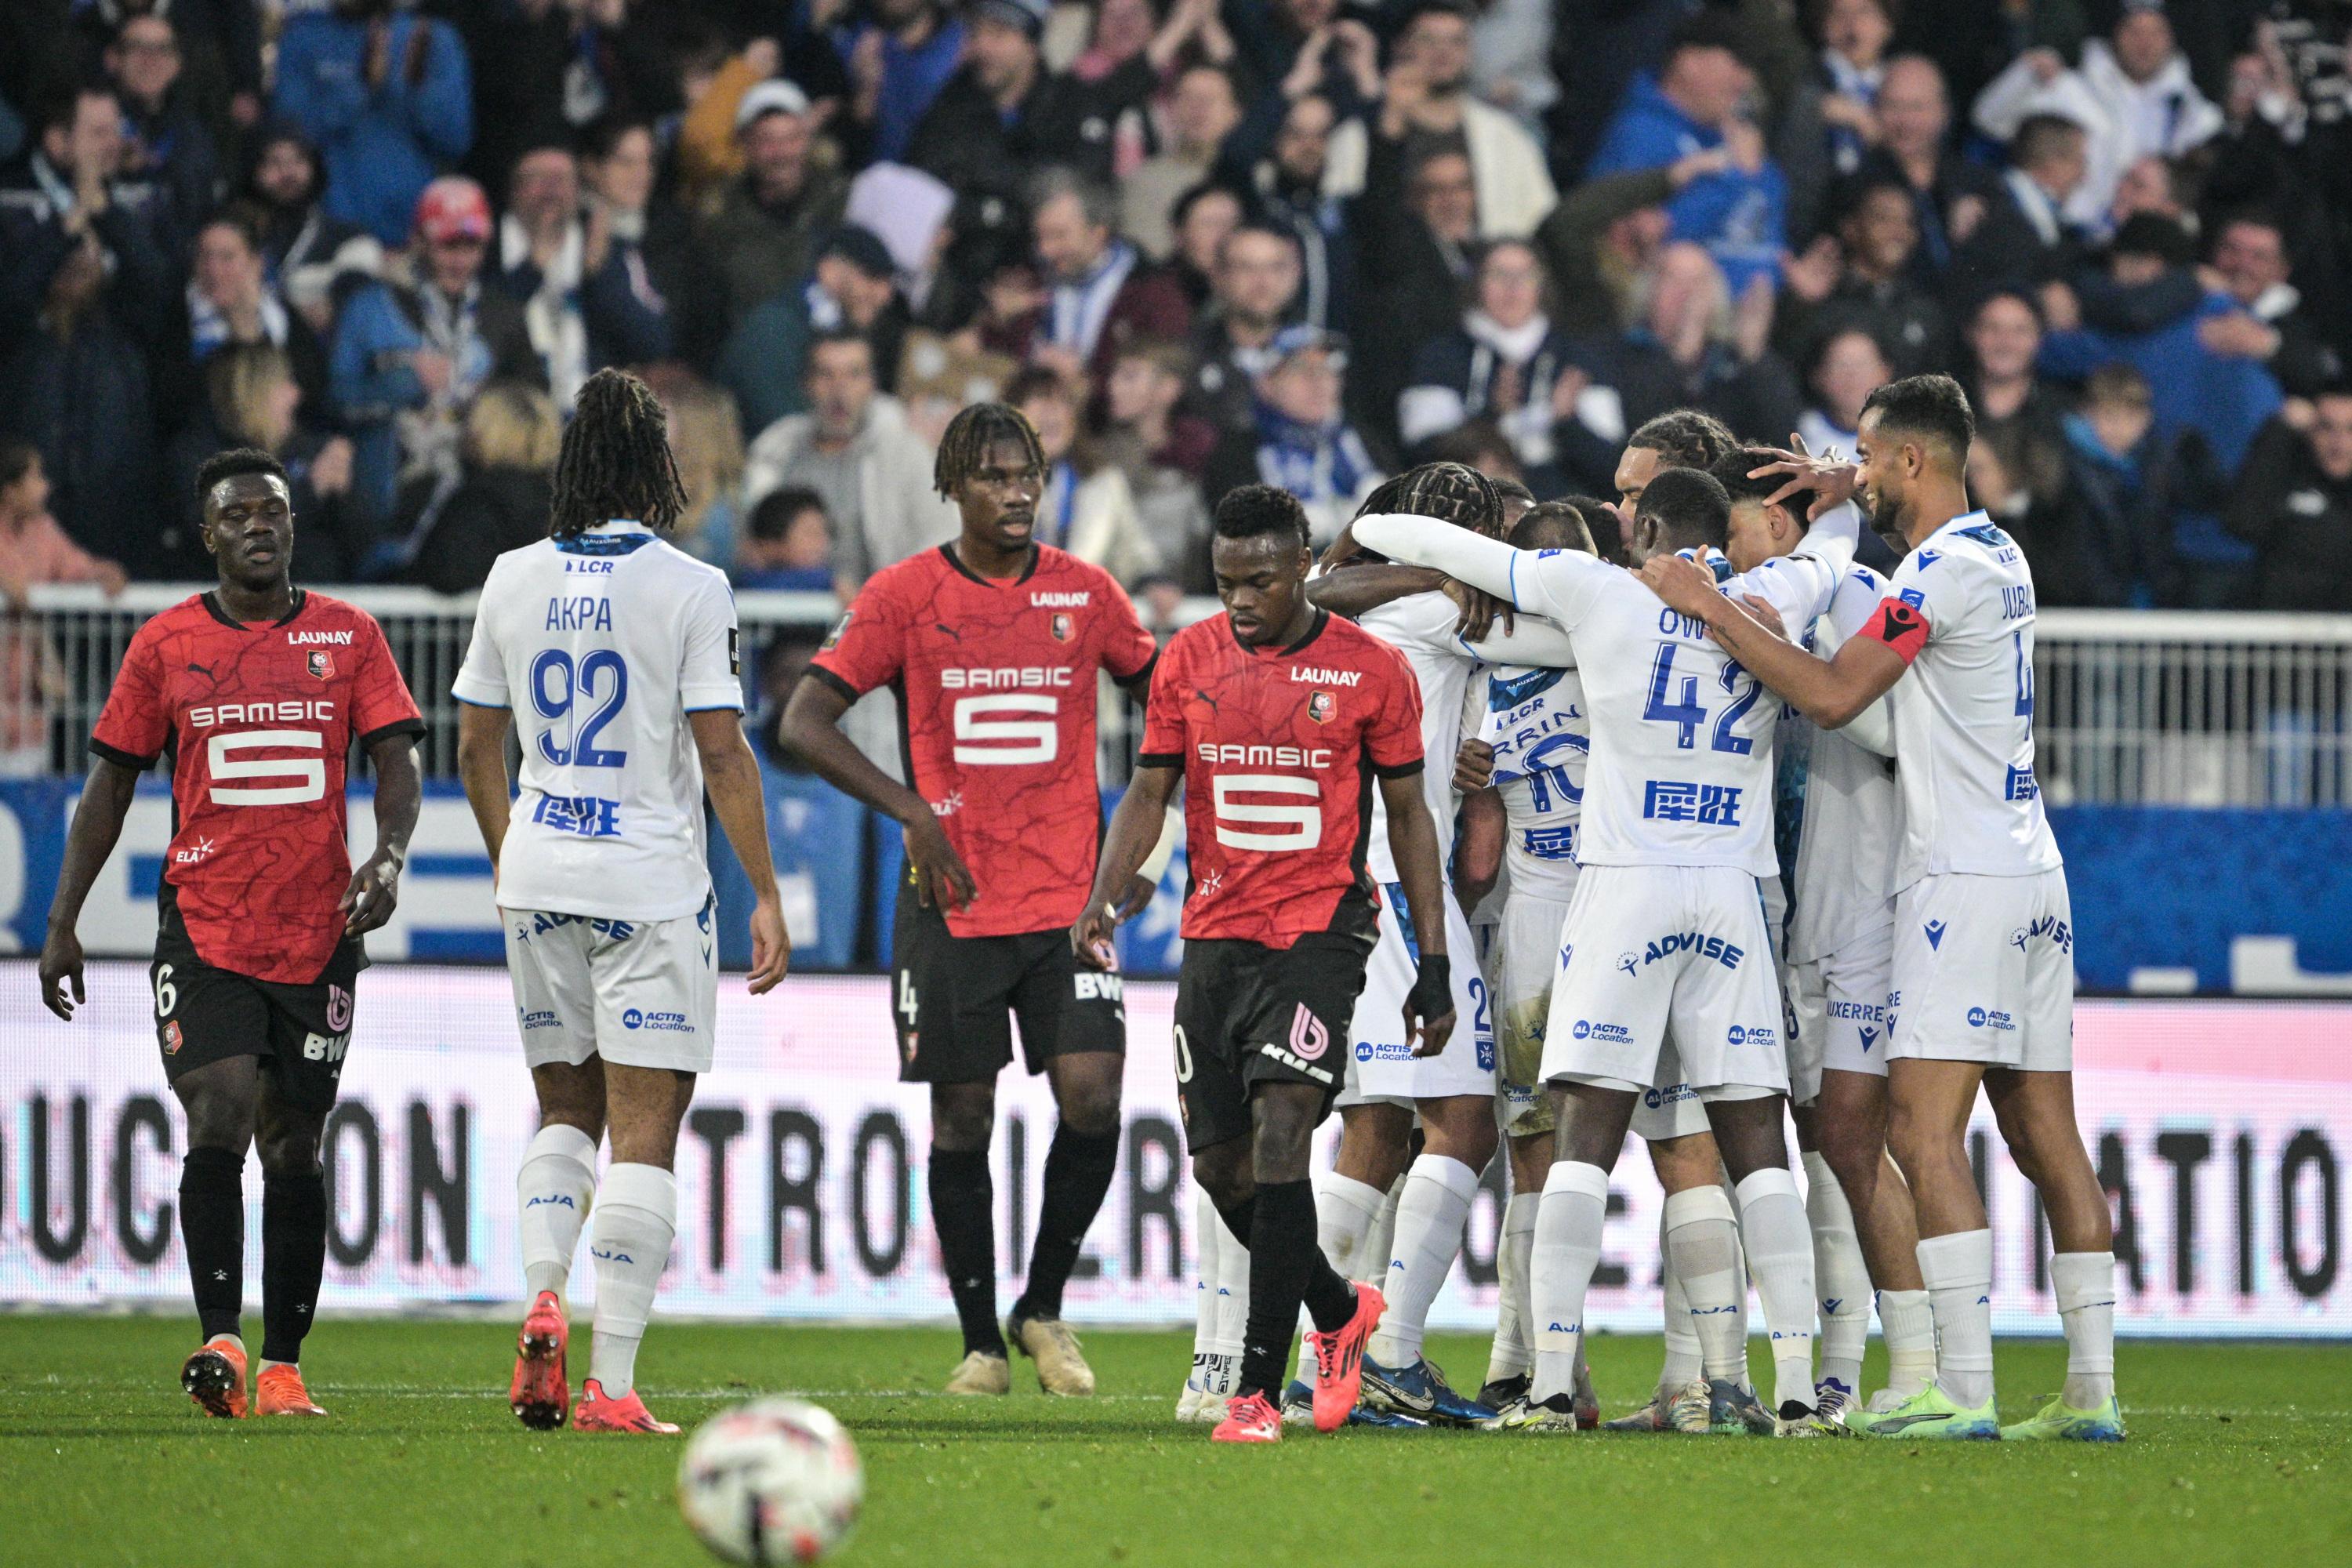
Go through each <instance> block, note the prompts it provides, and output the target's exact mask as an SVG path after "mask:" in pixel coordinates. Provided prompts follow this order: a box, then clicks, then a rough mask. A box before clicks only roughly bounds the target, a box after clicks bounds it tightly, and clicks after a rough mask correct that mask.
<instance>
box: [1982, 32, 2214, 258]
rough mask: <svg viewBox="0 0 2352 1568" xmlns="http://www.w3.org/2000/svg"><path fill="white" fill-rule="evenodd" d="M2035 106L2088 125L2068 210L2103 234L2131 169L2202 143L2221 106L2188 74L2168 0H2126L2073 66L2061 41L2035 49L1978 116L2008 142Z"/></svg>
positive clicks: (2014, 64)
mask: <svg viewBox="0 0 2352 1568" xmlns="http://www.w3.org/2000/svg"><path fill="white" fill-rule="evenodd" d="M2036 114H2055V115H2058V116H2060V117H2061V118H2063V119H2066V120H2072V121H2074V122H2075V123H2076V124H2078V125H2080V126H2082V127H2083V129H2084V131H2086V132H2089V142H2090V169H2089V172H2088V174H2086V175H2085V176H2084V181H2083V183H2082V184H2081V185H2080V186H2078V187H2077V188H2076V189H2075V190H2074V194H2073V195H2071V196H2069V197H2068V198H2067V202H2066V207H2065V216H2067V217H2069V218H2071V219H2073V220H2074V222H2076V223H2078V224H2081V225H2082V226H2084V227H2085V228H2086V229H2089V230H2091V231H2093V232H2095V233H2098V234H2101V235H2104V234H2105V232H2106V230H2107V227H2108V208H2109V206H2110V205H2111V204H2112V203H2113V201H2114V199H2115V194H2116V185H2117V184H2120V183H2121V182H2122V180H2123V176H2124V171H2125V170H2126V169H2128V168H2130V167H2131V165H2132V164H2133V163H2135V162H2136V161H2137V160H2138V159H2140V158H2142V157H2145V156H2146V155H2147V154H2148V153H2156V154H2158V156H2161V157H2165V158H2177V157H2179V156H2180V155H2181V154H2182V153H2188V152H2191V151H2193V150H2195V149H2196V148H2199V147H2201V146H2203V145H2204V144H2205V143H2206V142H2210V141H2211V140H2212V139H2213V137H2214V135H2215V134H2216V133H2217V132H2220V131H2221V124H2222V116H2221V110H2219V109H2217V108H2215V107H2214V105H2213V103H2212V101H2211V100H2209V99H2208V98H2206V96H2205V95H2204V94H2203V93H2201V92H2200V91H2199V90H2198V89H2197V84H2196V83H2195V82H2194V81H2193V80H2191V79H2189V60H2188V58H2187V57H2186V56H2184V55H2183V54H2181V52H2180V49H2179V46H2178V45H2177V44H2176V43H2175V42H2174V39H2173V36H2172V22H2171V19H2170V18H2169V17H2168V16H2166V15H2165V14H2164V3H2163V0H2124V4H2123V8H2122V11H2121V13H2120V15H2118V16H2116V26H2115V31H2114V32H2113V33H2111V34H2109V35H2108V36H2107V37H2105V38H2093V39H2091V40H2090V41H2089V42H2088V43H2086V44H2084V46H2083V63H2082V65H2081V66H2080V67H2078V68H2074V69H2071V70H2070V69H2068V68H2067V66H2066V62H2065V60H2064V59H2063V58H2061V57H2060V55H2059V54H2058V52H2057V51H2056V50H2054V49H2046V48H2042V49H2028V50H2026V51H2025V52H2024V53H2023V54H2021V55H2020V56H2018V57H2017V58H2016V59H2014V60H2012V61H2011V62H2010V66H2009V68H2008V69H2007V70H2004V71H2002V72H2001V73H2000V75H1999V76H1998V77H1995V78H1994V79H1993V80H1992V83H1991V85H1990V86H1988V87H1987V88H1986V89H1984V91H1983V92H1982V93H1980V94H1979V95H1978V97H1977V102H1976V109H1975V112H1974V115H1973V118H1974V119H1975V121H1976V124H1977V128H1978V129H1979V130H1980V131H1982V132H1984V133H1985V134H1986V135H1988V136H1993V137H1997V138H1999V139H2000V140H2001V141H2003V142H2006V141H2008V140H2010V138H2011V136H2013V135H2015V134H2016V132H2017V128H2018V127H2019V126H2020V125H2021V124H2023V123H2024V122H2025V121H2026V120H2027V119H2029V118H2030V117H2032V116H2033V115H2036Z"/></svg>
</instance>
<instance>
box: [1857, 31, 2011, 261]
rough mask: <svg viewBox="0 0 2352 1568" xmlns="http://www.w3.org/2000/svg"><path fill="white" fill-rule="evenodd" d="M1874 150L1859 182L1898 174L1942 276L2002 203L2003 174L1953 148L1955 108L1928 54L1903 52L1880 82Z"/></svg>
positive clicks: (1927, 257) (1922, 249)
mask: <svg viewBox="0 0 2352 1568" xmlns="http://www.w3.org/2000/svg"><path fill="white" fill-rule="evenodd" d="M1875 114H1876V118H1877V121H1878V140H1877V146H1876V148H1875V149H1874V151H1873V152H1872V153H1870V154H1869V156H1867V157H1866V158H1864V160H1863V164H1862V171H1861V174H1860V177H1861V178H1863V179H1865V180H1867V179H1880V178H1885V177H1886V176H1888V175H1892V176H1893V177H1894V178H1895V180H1896V181H1898V182H1899V183H1900V184H1902V186H1903V188H1904V189H1905V190H1906V191H1907V192H1908V193H1910V196H1911V205H1912V210H1913V214H1914V216H1915V218H1916V222H1917V225H1918V229H1919V253H1920V257H1921V259H1922V260H1924V261H1925V262H1926V263H1927V271H1928V273H1929V275H1930V276H1933V277H1938V278H1940V277H1941V276H1942V275H1943V274H1944V272H1945V271H1946V269H1947V268H1949V267H1950V266H1951V265H1952V259H1953V255H1954V252H1955V251H1956V250H1958V247H1961V246H1963V245H1965V244H1967V243H1968V241H1969V237H1971V236H1973V235H1974V234H1975V233H1976V229H1977V226H1978V225H1979V223H1981V222H1982V221H1983V220H1984V216H1985V213H1986V211H1987V210H1988V209H1989V208H1990V205H1992V203H1993V202H1994V201H1995V200H1996V199H1998V197H1999V195H2000V176H1999V175H1998V174H1995V173H1994V172H1993V171H1992V170H1990V169H1989V168H1987V167H1985V166H1984V165H1983V164H1981V163H1976V162H1974V161H1973V160H1971V159H1968V158H1964V157H1962V156H1960V154H1959V153H1958V152H1957V151H1955V150H1954V149H1953V147H1952V146H1951V143H1950V142H1949V140H1948V132H1950V130H1951V126H1952V106H1951V100H1950V98H1949V96H1948V94H1947V93H1946V91H1945V89H1944V77H1943V73H1942V72H1941V71H1939V70H1937V68H1936V65H1935V62H1934V61H1932V60H1930V59H1928V58H1927V57H1925V56H1924V55H1897V56H1895V58H1893V59H1891V60H1888V61H1887V62H1886V74H1885V77H1884V78H1883V79H1881V80H1880V82H1879V84H1878V99H1877V105H1876V109H1875Z"/></svg>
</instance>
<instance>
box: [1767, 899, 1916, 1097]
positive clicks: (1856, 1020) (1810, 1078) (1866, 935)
mask: <svg viewBox="0 0 2352 1568" xmlns="http://www.w3.org/2000/svg"><path fill="white" fill-rule="evenodd" d="M1894 962H1895V928H1894V927H1892V926H1879V927H1877V928H1876V929H1874V930H1872V931H1862V932H1860V933H1858V934H1856V935H1855V936H1853V937H1852V938H1850V939H1848V941H1847V942H1846V944H1845V945H1844V946H1843V947H1841V948H1839V949H1838V950H1837V951H1836V952H1832V953H1831V954H1829V955H1828V956H1826V957H1823V958H1817V959H1815V960H1813V961H1812V962H1811V963H1792V964H1790V966H1789V1008H1790V1012H1791V1013H1792V1014H1794V1015H1795V1016H1796V1030H1795V1043H1794V1044H1792V1045H1791V1046H1790V1049H1789V1097H1790V1099H1791V1100H1795V1101H1796V1102H1797V1103H1798V1104H1799V1105H1811V1103H1812V1102H1813V1101H1814V1100H1815V1099H1817V1098H1818V1097H1819V1096H1820V1094H1821V1091H1822V1069H1823V1068H1834V1069H1835V1070H1836V1071H1839V1072H1858V1073H1867V1074H1869V1075H1870V1076H1871V1077H1873V1078H1885V1076H1886V994H1887V993H1888V992H1889V991H1891V990H1892V989H1894V983H1893V981H1892V980H1891V979H1890V978H1889V974H1890V972H1891V971H1892V969H1893V967H1894Z"/></svg>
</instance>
